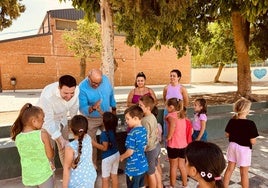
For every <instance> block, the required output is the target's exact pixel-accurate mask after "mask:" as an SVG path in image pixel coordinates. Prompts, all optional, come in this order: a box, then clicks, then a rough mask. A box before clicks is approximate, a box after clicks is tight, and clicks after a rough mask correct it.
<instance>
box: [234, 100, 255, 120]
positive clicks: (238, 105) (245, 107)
mask: <svg viewBox="0 0 268 188" xmlns="http://www.w3.org/2000/svg"><path fill="white" fill-rule="evenodd" d="M250 107H251V101H249V100H248V99H246V98H244V97H242V98H240V99H238V100H237V101H236V102H235V103H234V105H233V111H234V112H235V114H234V116H233V118H234V119H238V115H239V114H242V113H245V112H247V111H249V110H250Z"/></svg>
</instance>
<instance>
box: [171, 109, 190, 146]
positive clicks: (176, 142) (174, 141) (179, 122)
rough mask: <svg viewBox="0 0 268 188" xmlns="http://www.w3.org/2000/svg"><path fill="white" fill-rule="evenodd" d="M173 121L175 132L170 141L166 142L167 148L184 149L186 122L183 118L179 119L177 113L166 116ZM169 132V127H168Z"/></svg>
mask: <svg viewBox="0 0 268 188" xmlns="http://www.w3.org/2000/svg"><path fill="white" fill-rule="evenodd" d="M167 117H172V118H174V119H175V124H176V125H175V131H174V133H173V135H172V137H171V139H170V140H168V141H167V146H168V147H170V148H185V147H186V146H187V139H186V121H185V118H183V119H179V118H178V115H177V112H172V113H169V114H168V115H167ZM168 130H169V125H168Z"/></svg>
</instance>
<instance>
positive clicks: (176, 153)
mask: <svg viewBox="0 0 268 188" xmlns="http://www.w3.org/2000/svg"><path fill="white" fill-rule="evenodd" d="M167 153H168V158H170V159H176V158H182V159H184V158H185V148H180V149H179V148H170V147H167Z"/></svg>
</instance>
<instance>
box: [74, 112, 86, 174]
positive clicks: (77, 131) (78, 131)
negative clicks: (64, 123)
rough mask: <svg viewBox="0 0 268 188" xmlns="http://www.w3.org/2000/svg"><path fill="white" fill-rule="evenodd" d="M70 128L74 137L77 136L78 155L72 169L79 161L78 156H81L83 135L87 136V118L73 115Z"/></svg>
mask: <svg viewBox="0 0 268 188" xmlns="http://www.w3.org/2000/svg"><path fill="white" fill-rule="evenodd" d="M70 128H71V130H72V132H73V134H74V135H75V136H78V155H77V157H76V158H75V159H74V167H73V168H74V169H75V168H76V167H77V164H78V163H79V161H80V156H81V154H82V141H83V138H84V135H85V134H87V129H88V121H87V118H86V117H84V116H82V115H75V116H74V117H73V118H72V119H71V123H70Z"/></svg>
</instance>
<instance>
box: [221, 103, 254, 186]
mask: <svg viewBox="0 0 268 188" xmlns="http://www.w3.org/2000/svg"><path fill="white" fill-rule="evenodd" d="M250 107H251V102H250V101H249V100H247V99H245V98H241V99H239V100H238V101H237V102H236V103H234V107H233V110H234V112H235V115H234V116H233V118H232V119H230V120H229V122H228V124H227V126H226V128H225V132H226V137H228V138H229V142H230V143H229V146H228V149H227V154H226V157H227V160H228V166H227V169H226V171H225V174H224V186H225V187H228V185H229V182H230V178H231V175H232V173H233V171H234V169H235V166H236V165H238V166H239V167H240V176H241V185H242V187H243V188H245V187H249V177H248V169H249V166H250V165H251V155H252V151H251V150H252V145H254V144H255V143H256V137H258V136H259V134H258V130H257V127H256V125H255V123H254V122H253V121H251V120H248V119H247V115H248V114H249V111H250Z"/></svg>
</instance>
